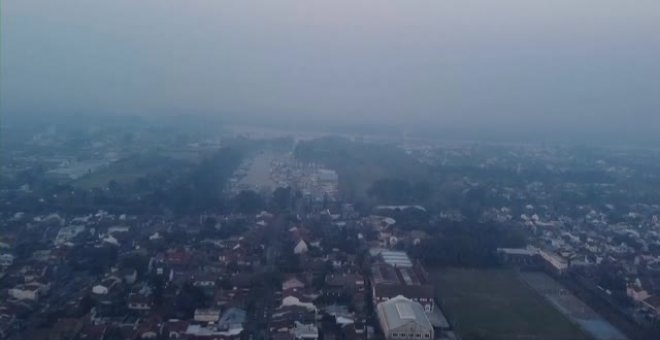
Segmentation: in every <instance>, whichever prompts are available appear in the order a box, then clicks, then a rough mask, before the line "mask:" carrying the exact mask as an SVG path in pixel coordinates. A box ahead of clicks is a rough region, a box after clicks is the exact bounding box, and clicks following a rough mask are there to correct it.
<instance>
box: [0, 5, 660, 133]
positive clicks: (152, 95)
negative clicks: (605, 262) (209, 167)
mask: <svg viewBox="0 0 660 340" xmlns="http://www.w3.org/2000/svg"><path fill="white" fill-rule="evenodd" d="M1 48H2V50H1V58H2V61H1V62H2V65H1V66H2V70H1V71H2V74H1V77H2V78H1V80H2V105H3V109H4V114H5V115H11V114H12V113H15V112H43V113H44V114H47V113H49V112H77V113H95V112H100V113H139V114H142V113H144V114H152V115H154V114H159V113H168V114H171V113H188V112H194V113H207V114H225V115H228V114H241V115H254V116H264V115H278V116H279V117H282V118H283V119H287V120H288V119H292V118H302V117H306V118H319V117H322V118H325V119H330V118H331V117H332V118H334V119H337V120H347V121H371V120H380V121H387V122H400V121H405V120H409V119H414V120H416V121H418V122H425V123H426V122H428V123H429V124H438V126H443V127H448V126H449V127H451V126H458V127H461V126H473V127H483V126H496V127H500V128H501V127H513V128H530V127H540V128H545V127H556V126H577V127H583V128H587V129H601V128H604V129H605V128H607V129H609V128H612V127H622V128H624V129H627V130H632V129H634V128H636V127H638V126H640V127H646V128H652V129H660V1H658V0H634V1H624V0H619V1H615V0H545V1H541V0H497V1H495V0H432V1H425V0H396V1H388V0H378V1H362V0H350V1H344V0H332V1H314V0H300V1H296V0H268V1H249V0H98V1H90V0H2V45H1Z"/></svg>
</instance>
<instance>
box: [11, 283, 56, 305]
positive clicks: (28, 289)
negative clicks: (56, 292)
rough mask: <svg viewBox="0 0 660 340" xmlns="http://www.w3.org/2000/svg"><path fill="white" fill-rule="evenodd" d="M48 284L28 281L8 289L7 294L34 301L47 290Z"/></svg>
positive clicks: (15, 297) (18, 298)
mask: <svg viewBox="0 0 660 340" xmlns="http://www.w3.org/2000/svg"><path fill="white" fill-rule="evenodd" d="M49 288H50V286H48V285H43V284H41V283H36V282H33V283H28V284H24V285H19V286H16V287H14V288H12V289H10V290H9V296H11V297H13V298H14V299H17V300H30V301H36V300H37V299H39V297H40V296H41V295H44V294H45V293H47V292H48V289H49Z"/></svg>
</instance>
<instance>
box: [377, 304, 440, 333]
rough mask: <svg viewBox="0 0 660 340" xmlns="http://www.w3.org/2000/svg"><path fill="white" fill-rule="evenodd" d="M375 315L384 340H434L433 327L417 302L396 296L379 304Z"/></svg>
mask: <svg viewBox="0 0 660 340" xmlns="http://www.w3.org/2000/svg"><path fill="white" fill-rule="evenodd" d="M376 313H377V315H378V322H379V324H380V327H381V330H382V331H383V334H384V335H385V339H386V340H420V339H428V340H430V339H434V333H433V326H432V325H431V322H430V321H429V319H428V317H427V316H426V313H425V312H424V308H423V307H422V305H420V304H419V303H417V302H414V301H412V300H410V299H407V298H405V297H403V296H397V297H394V298H392V299H390V300H388V301H385V302H381V303H379V304H378V305H377V307H376Z"/></svg>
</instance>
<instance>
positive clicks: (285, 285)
mask: <svg viewBox="0 0 660 340" xmlns="http://www.w3.org/2000/svg"><path fill="white" fill-rule="evenodd" d="M301 288H305V284H304V283H303V282H302V281H300V280H299V279H298V278H296V277H292V278H290V279H288V280H286V281H284V282H282V290H283V291H286V290H290V289H301Z"/></svg>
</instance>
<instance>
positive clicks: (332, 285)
mask: <svg viewBox="0 0 660 340" xmlns="http://www.w3.org/2000/svg"><path fill="white" fill-rule="evenodd" d="M364 287H365V280H364V277H363V276H362V275H360V274H347V273H345V274H330V275H328V276H326V278H325V286H324V288H323V294H324V295H325V296H327V297H340V296H353V295H355V294H356V293H361V292H364Z"/></svg>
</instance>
